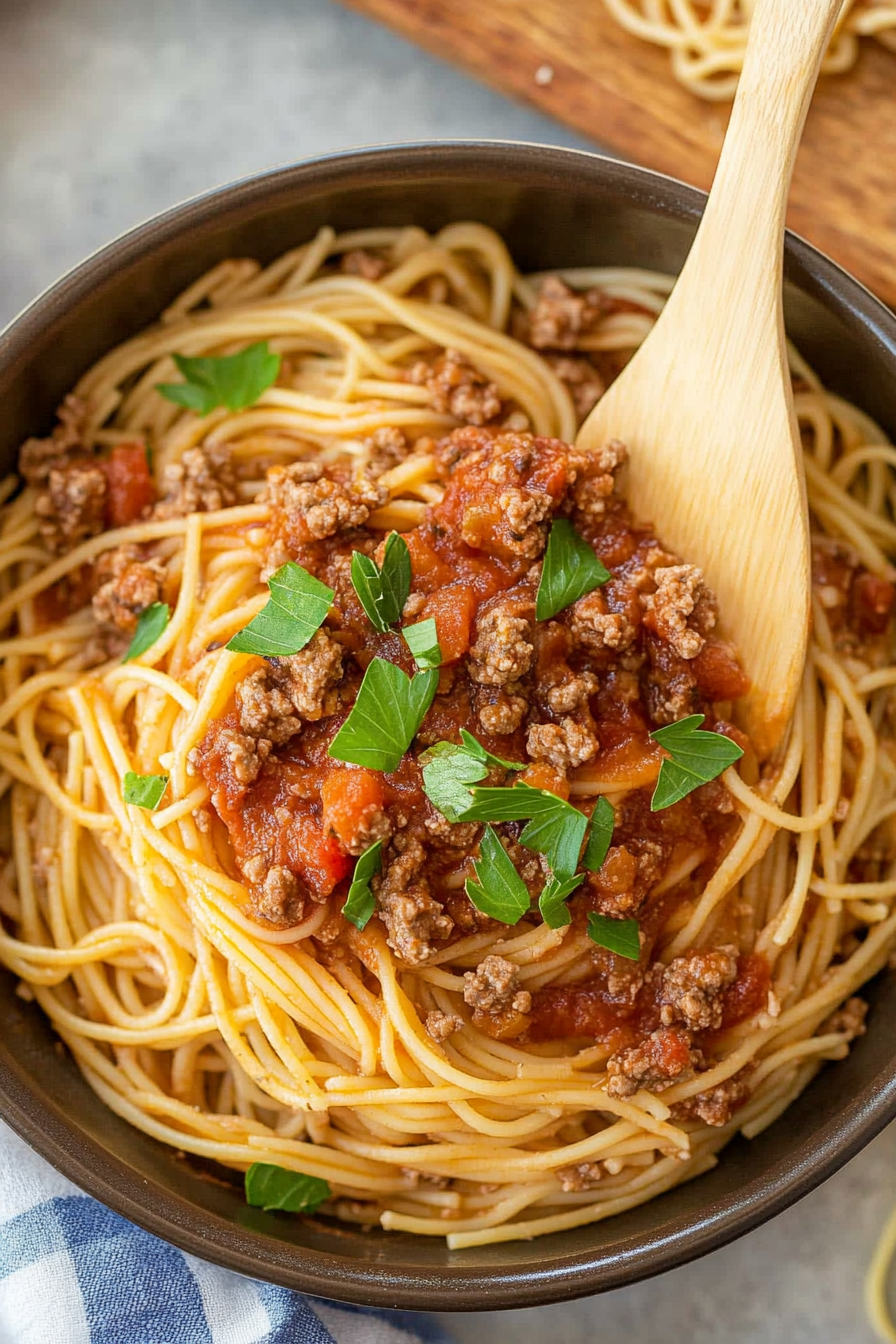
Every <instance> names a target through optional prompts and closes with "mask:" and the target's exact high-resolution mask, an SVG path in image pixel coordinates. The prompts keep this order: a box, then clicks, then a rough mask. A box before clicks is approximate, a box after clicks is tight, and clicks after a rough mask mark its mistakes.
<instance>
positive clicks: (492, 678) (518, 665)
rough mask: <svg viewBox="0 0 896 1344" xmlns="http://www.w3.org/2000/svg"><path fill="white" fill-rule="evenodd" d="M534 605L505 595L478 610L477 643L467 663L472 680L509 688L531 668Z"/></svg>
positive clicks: (528, 601)
mask: <svg viewBox="0 0 896 1344" xmlns="http://www.w3.org/2000/svg"><path fill="white" fill-rule="evenodd" d="M533 616H534V605H533V603H532V602H531V601H530V600H529V599H526V598H522V599H521V598H519V597H512V596H509V595H508V594H502V595H500V596H499V597H496V598H492V600H491V601H490V602H486V603H484V604H483V606H482V607H480V609H479V617H478V620H477V622H476V631H475V636H476V637H475V640H474V642H473V644H472V646H471V648H470V658H469V662H468V664H467V668H468V671H469V674H470V676H471V678H472V679H473V681H478V682H479V683H480V684H481V685H483V686H506V685H507V684H508V683H509V682H512V681H519V679H520V677H523V676H525V675H526V673H527V672H528V671H529V669H530V667H531V666H532V659H533V657H534V655H535V649H534V647H533V645H532V642H531V641H532V617H533Z"/></svg>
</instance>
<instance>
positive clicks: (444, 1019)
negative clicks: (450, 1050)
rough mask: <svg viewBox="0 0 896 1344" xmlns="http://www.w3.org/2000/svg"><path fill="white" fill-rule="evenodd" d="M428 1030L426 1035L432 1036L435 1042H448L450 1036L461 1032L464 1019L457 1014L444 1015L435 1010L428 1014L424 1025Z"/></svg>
mask: <svg viewBox="0 0 896 1344" xmlns="http://www.w3.org/2000/svg"><path fill="white" fill-rule="evenodd" d="M423 1025H424V1027H425V1028H426V1034H427V1035H428V1036H431V1037H432V1039H433V1040H434V1041H447V1039H448V1037H449V1036H453V1035H454V1033H455V1032H456V1031H460V1029H461V1027H462V1026H463V1025H464V1020H463V1018H462V1017H458V1016H457V1015H456V1014H455V1013H442V1012H440V1011H439V1010H438V1009H434V1010H433V1011H432V1012H431V1013H427V1014H426V1021H425V1022H424V1023H423Z"/></svg>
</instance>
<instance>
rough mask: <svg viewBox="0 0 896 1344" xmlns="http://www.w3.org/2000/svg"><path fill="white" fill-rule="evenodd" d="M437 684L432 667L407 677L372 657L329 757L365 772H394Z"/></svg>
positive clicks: (413, 736) (392, 666)
mask: <svg viewBox="0 0 896 1344" xmlns="http://www.w3.org/2000/svg"><path fill="white" fill-rule="evenodd" d="M438 685H439V674H438V671H437V670H435V669H432V670H431V671H429V672H418V673H417V675H416V676H415V677H409V676H407V674H406V673H405V672H402V670H401V668H400V667H397V666H396V665H395V663H389V662H386V660H385V659H384V658H374V660H373V662H372V663H371V664H370V666H369V667H368V669H367V671H366V672H365V673H364V680H363V681H362V682H361V689H360V690H359V691H358V698H357V700H356V701H355V703H354V704H353V705H352V709H351V713H350V714H349V716H348V718H347V719H346V721H345V723H344V724H343V725H342V727H341V728H340V729H339V732H338V733H337V734H336V736H335V737H334V738H333V741H332V742H331V743H330V751H329V754H330V756H332V757H334V759H335V760H337V761H347V762H349V764H351V765H366V766H367V768H368V769H369V770H386V771H390V770H397V769H398V766H399V764H400V762H401V758H402V756H403V755H404V753H405V752H406V751H407V749H408V747H409V746H410V745H411V743H412V742H413V740H414V738H415V736H416V734H417V729H418V728H419V727H420V725H421V723H422V722H423V719H424V716H425V715H426V711H427V710H428V709H429V707H430V705H431V704H432V702H433V697H434V696H435V693H436V690H437V688H438Z"/></svg>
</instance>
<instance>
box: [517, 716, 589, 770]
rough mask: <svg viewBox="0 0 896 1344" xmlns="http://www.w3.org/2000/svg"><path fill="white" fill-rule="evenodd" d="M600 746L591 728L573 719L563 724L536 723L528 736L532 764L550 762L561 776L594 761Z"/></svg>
mask: <svg viewBox="0 0 896 1344" xmlns="http://www.w3.org/2000/svg"><path fill="white" fill-rule="evenodd" d="M598 746H599V743H598V740H597V738H596V737H595V736H594V733H592V732H591V730H590V729H589V728H586V727H584V726H583V725H582V724H580V723H577V722H576V721H575V719H569V718H566V719H561V720H560V722H559V723H533V724H532V726H531V727H530V729H529V732H528V734H527V736H526V750H527V751H528V753H529V755H530V756H531V758H532V760H533V761H547V763H548V765H552V766H553V767H554V769H555V770H559V771H560V772H561V773H563V772H564V771H566V770H569V769H574V768H575V767H576V766H578V765H584V764H585V762H586V761H590V760H591V758H592V756H594V755H595V753H596V752H597V749H598Z"/></svg>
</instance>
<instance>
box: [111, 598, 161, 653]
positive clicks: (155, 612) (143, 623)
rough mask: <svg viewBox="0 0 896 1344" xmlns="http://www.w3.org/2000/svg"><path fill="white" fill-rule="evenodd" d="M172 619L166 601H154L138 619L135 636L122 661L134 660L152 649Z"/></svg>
mask: <svg viewBox="0 0 896 1344" xmlns="http://www.w3.org/2000/svg"><path fill="white" fill-rule="evenodd" d="M170 619H171V611H170V610H169V608H168V606H167V604H166V603H165V602H153V604H152V606H151V607H147V608H146V610H145V611H141V613H140V616H139V618H138V620H137V629H136V630H135V631H134V637H133V639H132V640H131V642H130V644H129V645H128V651H127V653H126V654H125V656H124V658H123V659H122V662H125V663H130V662H133V660H134V659H135V658H139V657H140V655H141V653H145V652H146V650H147V649H151V648H152V646H153V644H155V642H156V640H157V639H158V637H159V635H160V634H161V633H162V631H163V630H164V629H165V627H166V626H167V624H168V622H169V620H170Z"/></svg>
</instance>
